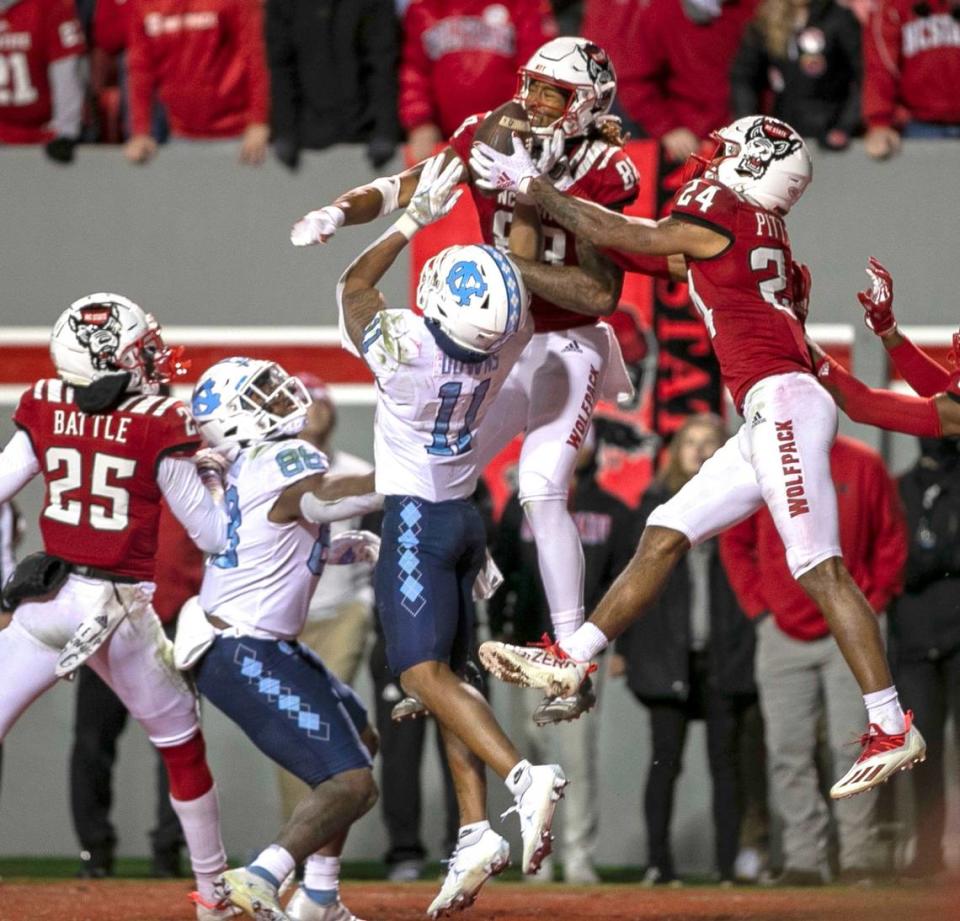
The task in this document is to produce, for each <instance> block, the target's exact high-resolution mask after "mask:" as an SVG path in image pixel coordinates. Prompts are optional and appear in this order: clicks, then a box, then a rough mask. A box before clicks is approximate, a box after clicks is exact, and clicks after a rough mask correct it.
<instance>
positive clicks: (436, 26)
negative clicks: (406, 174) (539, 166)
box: [0, 0, 960, 169]
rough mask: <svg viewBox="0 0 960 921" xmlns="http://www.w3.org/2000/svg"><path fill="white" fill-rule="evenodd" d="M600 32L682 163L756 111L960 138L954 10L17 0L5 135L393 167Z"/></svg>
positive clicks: (2, 1)
mask: <svg viewBox="0 0 960 921" xmlns="http://www.w3.org/2000/svg"><path fill="white" fill-rule="evenodd" d="M558 31H559V32H560V33H563V34H579V35H583V36H586V37H588V38H589V39H591V40H592V41H594V42H595V43H597V44H598V45H600V46H601V47H603V48H605V49H606V50H607V52H608V53H609V54H610V56H611V58H612V60H613V63H614V65H615V67H616V70H617V74H618V78H619V87H620V90H619V98H618V100H617V103H616V108H615V111H616V113H617V114H618V115H619V116H620V117H621V118H622V120H623V122H624V124H625V126H626V127H627V128H628V129H629V131H630V132H631V134H632V136H633V137H635V138H655V139H658V140H659V141H660V143H661V145H662V148H663V152H664V154H665V156H666V157H667V158H668V159H669V160H672V161H677V162H680V161H682V160H684V159H685V158H686V157H687V156H688V155H689V154H690V153H693V152H695V151H696V150H697V148H698V147H699V145H700V143H701V141H702V140H703V139H705V138H706V137H707V135H708V134H709V133H710V132H711V131H713V130H715V129H717V128H719V127H720V126H722V125H724V124H726V123H728V122H729V121H730V120H731V119H732V118H738V117H740V116H742V115H746V114H752V113H754V112H757V111H760V112H765V113H769V114H772V115H775V116H777V117H779V118H781V119H784V120H785V121H787V122H789V123H791V124H792V125H794V126H795V127H796V128H797V129H798V130H799V131H800V133H801V134H803V135H804V136H806V137H810V138H815V139H816V140H817V141H818V142H819V144H820V145H821V146H822V147H823V148H824V149H826V150H834V151H838V150H843V149H844V148H846V147H847V146H848V145H849V143H850V140H851V138H854V137H857V136H860V135H863V137H864V141H865V149H866V152H867V153H868V154H869V155H870V156H871V157H874V158H877V159H883V158H886V157H889V156H891V155H894V154H895V153H896V152H897V151H898V150H899V148H900V145H901V142H902V140H903V139H905V138H918V137H919V138H954V139H957V138H960V94H958V93H957V91H956V88H957V87H958V86H960V5H958V4H957V2H956V0H922V2H912V0H553V3H552V4H551V2H550V0H502V2H491V0H0V145H5V144H36V145H43V146H44V150H45V151H46V154H47V156H49V157H50V158H51V159H52V160H55V161H57V162H60V163H69V162H70V161H71V160H72V159H73V156H74V152H75V147H76V145H77V144H78V143H82V142H83V143H86V142H89V143H123V144H124V145H125V146H124V151H125V154H126V157H127V158H128V159H129V160H130V161H131V162H134V163H145V162H148V161H149V160H150V159H151V158H152V157H154V156H155V155H156V154H157V151H158V149H159V148H160V146H161V145H163V144H165V143H208V144H209V143H215V142H220V143H230V144H232V145H234V146H236V147H237V148H238V156H239V159H240V161H241V162H243V163H247V164H252V165H256V164H259V163H262V162H263V161H264V160H265V159H266V157H267V155H268V152H269V150H270V149H272V150H273V153H274V154H275V155H276V157H277V158H278V159H279V160H280V161H281V162H282V163H283V164H285V165H286V166H288V167H289V168H291V169H296V168H297V165H298V163H299V159H300V153H301V151H303V150H319V149H323V148H326V147H329V146H332V145H334V144H341V143H351V144H363V145H365V146H366V151H367V157H368V159H369V161H370V163H371V165H372V166H373V167H374V168H376V167H379V166H381V165H382V164H383V163H385V162H386V161H387V160H389V159H390V158H391V157H392V156H393V154H394V152H395V150H396V149H397V146H398V145H399V144H401V143H404V142H405V143H407V144H409V146H410V153H411V155H412V157H413V159H414V160H419V159H422V158H423V157H425V156H427V155H428V154H429V153H430V152H431V151H432V150H433V148H434V145H435V144H436V143H438V142H439V141H440V140H442V139H444V138H447V137H449V135H450V134H451V132H452V131H453V130H454V129H455V128H456V127H457V126H458V125H459V124H460V123H461V122H462V121H463V119H464V118H465V117H466V116H468V115H472V114H474V113H475V112H478V111H484V110H486V109H490V108H493V107H495V106H497V105H499V104H500V103H502V102H503V101H504V100H505V99H507V98H509V97H510V96H511V95H512V94H513V92H514V90H515V85H516V73H517V67H518V66H519V65H521V64H523V63H524V62H525V61H526V60H527V59H528V58H529V56H530V54H531V53H532V52H533V51H534V49H536V48H537V47H538V46H539V45H540V44H542V43H543V42H544V41H546V40H547V39H549V38H551V37H553V36H554V35H556V34H557V33H558Z"/></svg>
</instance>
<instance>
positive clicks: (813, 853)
mask: <svg viewBox="0 0 960 921" xmlns="http://www.w3.org/2000/svg"><path fill="white" fill-rule="evenodd" d="M830 466H831V472H832V474H833V480H834V482H835V484H836V487H837V507H838V514H839V520H840V545H841V547H842V549H843V560H844V563H845V564H846V566H847V569H848V570H849V572H850V575H851V576H852V577H853V579H854V581H855V582H856V583H857V585H858V586H859V587H860V589H861V590H862V591H863V593H864V595H865V596H866V598H867V600H868V601H869V602H870V605H871V606H872V607H873V609H874V611H876V612H877V613H878V614H880V613H882V612H883V611H884V610H885V609H886V607H887V605H888V604H889V603H890V601H891V600H892V599H893V598H894V597H895V596H896V595H898V594H899V592H900V590H901V587H902V578H903V570H904V565H905V563H906V558H907V544H906V534H905V530H904V524H903V515H902V511H901V509H900V504H899V500H898V499H897V494H896V487H895V486H894V484H893V481H892V480H891V479H890V477H889V475H888V474H887V471H886V469H885V467H884V465H883V460H882V459H881V457H880V455H879V454H877V453H876V452H875V451H873V450H872V449H870V448H868V447H867V446H866V445H863V444H861V443H859V442H857V441H854V440H853V439H850V438H845V437H844V436H842V435H840V436H838V437H837V440H836V441H835V442H834V445H833V449H832V450H831V452H830ZM720 554H721V558H722V559H723V563H724V566H725V567H726V570H727V575H728V577H729V579H730V583H731V584H732V585H733V588H734V591H735V592H736V594H737V598H738V600H739V602H740V606H741V607H742V608H743V610H744V612H745V613H746V614H747V616H748V617H751V618H753V619H754V620H755V621H756V623H757V656H756V679H757V686H758V689H759V692H760V705H761V708H762V710H763V717H764V725H765V727H766V745H767V771H768V784H769V787H770V802H771V803H775V804H777V806H778V808H779V810H780V814H781V818H782V820H783V856H784V873H783V876H782V877H781V882H782V884H784V885H816V884H819V883H820V882H823V881H824V876H823V873H824V855H825V849H824V846H825V840H826V833H827V825H828V821H829V815H828V811H827V807H826V804H825V803H824V800H823V797H822V795H821V793H820V788H819V783H818V777H817V768H816V749H817V733H818V729H817V727H818V724H819V723H820V721H821V719H822V718H825V721H826V726H827V738H828V741H829V745H830V748H831V751H832V753H833V757H834V763H835V764H836V765H837V768H838V770H837V776H838V777H839V776H840V774H842V772H843V768H842V765H843V764H844V763H845V762H846V761H848V760H849V755H848V753H847V746H848V744H849V741H850V740H849V737H848V735H847V730H848V727H849V725H850V724H854V725H855V724H856V723H857V722H861V721H862V720H863V716H864V712H863V699H862V697H861V696H860V690H859V688H858V687H857V683H856V681H855V680H854V679H853V675H852V673H851V672H850V670H849V668H847V666H846V664H845V663H844V661H843V657H842V656H841V654H840V649H839V647H838V646H837V644H836V643H834V642H833V641H832V640H831V639H830V633H829V628H828V627H827V623H826V621H825V620H824V619H823V615H822V614H821V613H820V611H819V610H818V609H817V607H816V605H814V603H813V602H812V601H811V600H810V599H809V598H808V597H807V595H806V594H805V593H804V591H803V589H802V588H801V587H800V585H799V584H798V583H797V582H796V581H795V580H794V579H793V578H792V577H791V576H790V572H789V570H788V569H787V564H786V559H785V554H784V549H783V543H782V542H781V540H780V537H779V536H778V534H777V531H776V529H775V527H774V525H773V520H772V519H771V517H770V515H769V513H768V512H767V511H766V509H763V510H761V511H760V512H758V513H757V514H756V515H754V516H753V517H751V518H748V519H747V520H746V521H743V522H741V523H740V524H738V525H736V526H735V527H733V528H731V529H730V530H728V531H727V532H726V533H725V534H723V535H721V537H720ZM875 806H876V797H868V796H856V797H853V798H850V799H844V800H840V801H838V802H836V803H834V810H835V816H836V820H837V832H838V837H839V840H840V867H841V879H842V880H844V881H846V882H863V881H867V880H869V879H870V878H871V877H872V876H873V874H874V873H875V872H876V870H877V868H876V867H874V866H872V865H871V862H870V861H871V853H872V825H873V814H874V808H875Z"/></svg>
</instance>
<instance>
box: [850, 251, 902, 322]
mask: <svg viewBox="0 0 960 921" xmlns="http://www.w3.org/2000/svg"><path fill="white" fill-rule="evenodd" d="M866 271H867V275H869V276H870V287H869V288H867V289H866V290H865V291H858V292H857V300H859V301H860V304H861V305H862V306H863V322H864V323H865V324H866V326H867V329H869V330H872V331H873V332H874V333H875V334H876V335H878V336H886V335H889V334H890V333H892V332H893V331H894V330H895V329H896V328H897V318H896V317H895V316H894V315H893V276H892V275H891V274H890V273H889V272H888V271H887V270H886V268H884V266H883V264H882V263H881V262H880V261H879V260H878V259H876V258H875V257H874V256H871V257H870V261H869V262H868V263H867V269H866Z"/></svg>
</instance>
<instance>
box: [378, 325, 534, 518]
mask: <svg viewBox="0 0 960 921" xmlns="http://www.w3.org/2000/svg"><path fill="white" fill-rule="evenodd" d="M532 332H533V324H532V323H531V322H529V320H528V322H527V323H526V325H525V326H524V327H523V328H522V329H521V330H519V331H518V332H517V333H515V334H514V335H513V336H511V337H510V339H508V340H507V342H506V343H505V344H504V346H503V347H502V348H501V349H500V350H499V351H498V352H496V353H495V354H493V355H488V356H486V357H484V358H483V360H481V361H479V362H476V363H471V362H468V361H458V360H456V359H454V358H451V357H450V356H449V355H447V354H446V353H445V352H444V351H443V350H442V349H441V348H440V346H439V345H438V344H437V342H436V340H435V339H434V336H433V334H432V333H431V331H430V327H429V326H428V325H427V323H426V321H425V320H424V318H423V317H421V316H418V315H417V314H415V313H413V312H412V311H409V310H382V311H380V313H378V314H377V315H376V316H375V317H374V318H373V320H372V321H371V322H370V324H369V325H368V326H367V328H366V330H364V335H363V342H362V347H361V352H362V357H363V359H364V361H366V363H367V365H368V366H369V367H370V370H371V371H373V373H374V374H375V375H376V378H377V414H376V422H375V426H374V442H373V444H374V459H375V462H376V484H377V492H378V493H381V494H382V495H411V496H419V497H420V498H422V499H426V500H428V501H429V502H443V501H445V500H448V499H463V498H466V497H467V496H470V495H471V494H472V493H473V491H474V489H476V485H477V478H478V477H479V475H480V472H481V471H480V468H479V462H480V459H481V458H482V457H483V449H482V446H483V437H484V433H483V428H484V426H483V420H484V418H485V416H486V414H487V410H488V409H489V408H490V406H491V404H492V403H493V401H494V399H495V398H496V396H497V394H498V393H499V392H500V388H501V387H502V386H503V382H504V381H505V380H506V379H507V375H508V374H509V373H510V369H511V368H512V367H513V364H514V362H515V361H516V360H517V358H518V357H519V355H520V353H521V352H522V351H523V349H524V346H525V345H526V344H527V342H529V340H530V335H531V333H532Z"/></svg>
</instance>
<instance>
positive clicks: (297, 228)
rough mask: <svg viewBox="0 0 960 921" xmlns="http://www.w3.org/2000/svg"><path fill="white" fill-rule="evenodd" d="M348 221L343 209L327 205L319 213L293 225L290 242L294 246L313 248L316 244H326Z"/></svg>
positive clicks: (304, 217) (305, 216) (313, 212)
mask: <svg viewBox="0 0 960 921" xmlns="http://www.w3.org/2000/svg"><path fill="white" fill-rule="evenodd" d="M345 220H346V215H345V214H344V213H343V209H342V208H338V207H337V206H336V205H325V206H324V207H323V208H320V209H318V210H317V211H311V212H310V213H309V214H306V215H304V216H303V217H302V218H300V220H299V221H297V223H296V224H294V225H293V229H292V230H291V231H290V242H291V243H292V244H293V245H294V246H313V245H314V244H315V243H326V242H327V240H329V239H330V238H331V237H332V236H333V235H334V234H335V233H336V232H337V231H338V230H339V229H340V228H341V227H343V222H344V221H345Z"/></svg>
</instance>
